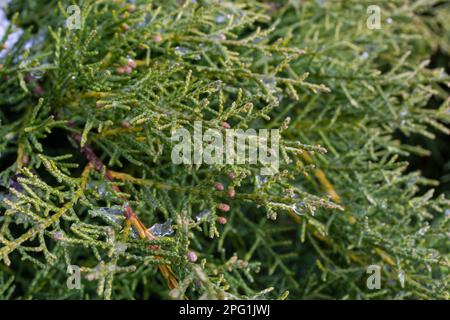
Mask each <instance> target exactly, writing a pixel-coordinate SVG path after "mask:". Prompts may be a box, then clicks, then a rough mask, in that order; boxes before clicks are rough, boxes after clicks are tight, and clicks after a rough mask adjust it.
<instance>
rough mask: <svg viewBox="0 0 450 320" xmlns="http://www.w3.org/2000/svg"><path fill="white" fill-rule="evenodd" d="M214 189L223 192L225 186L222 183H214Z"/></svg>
mask: <svg viewBox="0 0 450 320" xmlns="http://www.w3.org/2000/svg"><path fill="white" fill-rule="evenodd" d="M214 189H216V190H217V191H223V190H224V186H223V184H221V183H220V182H215V183H214Z"/></svg>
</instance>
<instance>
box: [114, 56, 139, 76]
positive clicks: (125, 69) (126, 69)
mask: <svg viewBox="0 0 450 320" xmlns="http://www.w3.org/2000/svg"><path fill="white" fill-rule="evenodd" d="M136 68H137V63H136V61H134V60H133V59H128V61H127V64H126V65H124V66H121V67H118V68H116V73H117V74H131V73H132V72H133V70H134V69H136Z"/></svg>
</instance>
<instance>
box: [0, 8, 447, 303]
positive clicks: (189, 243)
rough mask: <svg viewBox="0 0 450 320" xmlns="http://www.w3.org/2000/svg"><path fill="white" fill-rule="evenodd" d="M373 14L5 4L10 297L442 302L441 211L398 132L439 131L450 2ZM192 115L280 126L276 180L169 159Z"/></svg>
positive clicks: (5, 218)
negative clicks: (372, 285)
mask: <svg viewBox="0 0 450 320" xmlns="http://www.w3.org/2000/svg"><path fill="white" fill-rule="evenodd" d="M373 2H374V1H344V0H342V1H289V2H285V1H279V2H274V3H268V2H267V3H261V2H259V1H229V2H225V1H212V0H211V1H206V0H198V1H168V0H166V1H144V0H137V1H134V4H131V3H127V2H126V1H122V0H100V1H50V0H46V1H30V0H13V1H12V3H11V4H10V5H9V6H8V11H7V12H8V13H9V17H10V18H11V22H12V23H11V26H15V27H14V28H21V30H22V34H21V36H20V38H19V40H18V41H17V42H16V43H15V44H14V45H13V46H12V47H10V48H8V49H5V50H4V51H3V52H2V55H0V64H1V68H0V77H1V78H3V79H4V81H2V82H1V83H0V92H1V95H0V121H1V122H0V136H1V137H2V139H1V140H0V170H1V171H0V181H1V184H2V186H3V188H2V191H3V192H2V194H0V197H1V198H0V199H1V204H0V214H1V215H0V261H1V263H0V298H4V299H10V298H15V299H17V298H20V299H46V298H53V299H98V298H105V299H148V298H178V299H182V298H185V297H187V298H189V299H197V298H210V299H247V298H281V299H285V298H286V297H288V298H290V299H307V298H309V299H318V298H338V299H345V298H356V299H371V298H395V299H411V298H424V299H434V298H439V299H447V298H448V280H449V272H448V271H449V259H448V248H449V242H448V231H449V220H448V212H449V211H448V210H450V209H449V207H450V202H449V201H448V200H447V199H446V198H445V197H444V196H442V195H441V196H438V195H433V190H432V189H430V191H428V192H426V193H424V194H422V193H421V192H419V190H420V189H419V187H421V186H426V187H427V188H429V187H432V186H435V185H436V181H434V180H429V179H426V178H424V177H422V176H421V175H420V173H418V172H407V171H406V168H407V165H408V163H406V162H405V161H403V160H402V158H401V157H404V156H408V155H409V154H417V155H422V156H424V155H427V154H429V151H428V150H426V149H424V148H422V147H420V146H414V145H408V144H404V143H401V142H400V141H399V140H398V138H397V135H398V134H399V133H400V134H403V135H406V136H408V137H409V136H411V135H423V136H425V137H427V138H430V139H433V138H434V136H435V132H436V130H437V131H440V132H442V133H444V134H448V133H449V129H448V127H447V125H448V123H449V122H450V112H449V111H450V108H449V101H450V100H449V97H448V93H447V91H446V90H445V85H446V83H447V86H448V82H449V81H450V77H449V76H448V75H447V74H445V73H444V72H443V70H440V69H432V68H429V67H427V66H428V64H427V62H426V60H427V59H429V56H430V52H432V51H433V50H435V49H436V48H438V47H439V48H441V49H442V50H449V44H450V41H449V40H450V39H449V38H448V35H449V30H450V29H449V26H448V21H449V18H450V5H448V4H447V3H443V2H441V1H413V0H398V1H394V2H392V1H375V2H378V5H379V6H380V7H381V12H382V15H383V21H382V28H381V29H379V30H371V29H369V28H367V26H366V20H367V12H366V9H367V7H368V6H369V5H371V4H373ZM71 4H78V5H79V6H80V8H81V18H82V19H81V28H80V29H77V30H69V29H68V28H67V27H66V26H65V23H66V19H67V18H68V17H69V15H68V13H67V11H66V8H67V7H68V6H69V5H71ZM388 17H389V19H390V20H388V21H389V22H390V23H388V22H386V21H387V20H386V19H387V18H388ZM14 28H13V27H12V28H10V29H9V30H8V31H7V33H6V35H5V36H4V37H3V39H0V45H1V44H3V43H5V42H6V40H7V39H8V37H10V36H11V35H10V34H11V33H13V32H14ZM441 35H445V36H447V37H445V36H441ZM447 88H448V87H447ZM432 98H433V99H435V100H436V101H439V103H440V107H438V108H430V106H429V101H430V100H431V99H432ZM194 121H203V127H204V129H206V128H213V129H218V130H221V131H222V132H225V130H226V127H227V126H228V125H231V127H232V128H240V129H247V128H256V129H260V128H271V129H274V128H278V129H280V131H281V136H282V138H281V141H280V154H281V163H280V171H279V173H278V174H275V175H273V176H268V177H262V176H260V175H259V169H260V165H250V164H233V165H230V164H223V165H206V164H203V165H192V166H187V165H175V164H173V162H172V160H171V150H172V147H173V146H174V142H172V141H171V135H172V133H173V132H174V131H175V130H177V129H179V128H181V127H184V128H187V129H188V130H190V131H192V130H193V124H194ZM217 182H220V183H222V184H223V185H225V190H220V188H214V184H215V183H217ZM229 188H231V189H232V190H235V193H236V194H235V196H234V195H232V194H231V193H230V191H229ZM217 189H219V190H217ZM225 204H227V205H229V206H230V208H231V209H230V210H229V211H228V210H226V208H225V207H226V206H225V207H224V205H225ZM446 210H447V211H446ZM227 211H228V212H227ZM446 212H447V213H446ZM224 218H225V219H224ZM170 221H172V226H171V228H168V229H167V230H165V231H167V232H166V233H165V234H163V235H161V236H158V235H159V234H158V233H157V232H156V231H155V230H156V228H157V227H161V226H158V225H155V224H162V223H167V222H169V224H170ZM152 225H155V226H154V227H153V228H151V229H149V230H147V228H148V227H150V226H152ZM165 226H166V227H167V224H166V225H165ZM170 229H173V234H170V233H171V232H170V231H171V230H170ZM197 257H198V260H196V258H197ZM373 264H376V265H379V266H380V267H381V270H382V288H381V289H380V290H375V291H371V290H369V289H368V288H367V287H366V279H367V276H368V275H367V273H366V269H367V267H368V266H369V265H373ZM70 265H78V266H80V267H81V274H82V278H83V279H82V281H81V288H80V290H74V289H69V288H68V287H67V285H66V280H67V277H68V274H67V267H68V266H70ZM288 293H289V295H288Z"/></svg>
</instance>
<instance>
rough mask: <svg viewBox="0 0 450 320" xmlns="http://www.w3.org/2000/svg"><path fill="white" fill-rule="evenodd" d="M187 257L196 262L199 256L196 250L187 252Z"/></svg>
mask: <svg viewBox="0 0 450 320" xmlns="http://www.w3.org/2000/svg"><path fill="white" fill-rule="evenodd" d="M187 259H188V260H189V261H190V262H195V261H197V259H198V257H197V254H196V253H195V252H194V251H189V252H188V253H187Z"/></svg>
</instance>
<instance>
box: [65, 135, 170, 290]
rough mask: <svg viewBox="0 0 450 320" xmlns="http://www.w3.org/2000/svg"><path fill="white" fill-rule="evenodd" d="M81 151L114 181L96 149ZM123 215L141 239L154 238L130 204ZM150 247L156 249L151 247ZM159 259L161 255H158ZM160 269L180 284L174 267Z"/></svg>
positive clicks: (165, 266) (85, 147) (161, 265)
mask: <svg viewBox="0 0 450 320" xmlns="http://www.w3.org/2000/svg"><path fill="white" fill-rule="evenodd" d="M72 137H73V139H74V140H75V141H76V142H78V143H81V139H82V136H81V134H77V133H75V134H73V135H72ZM81 152H82V153H83V154H84V155H85V157H86V158H87V160H88V161H89V165H90V166H92V167H93V168H94V169H95V170H97V171H99V172H101V173H104V176H105V178H106V179H107V180H109V181H111V182H112V181H113V179H114V176H113V175H112V174H111V172H110V171H109V170H108V169H107V168H106V166H105V165H104V164H103V163H102V162H101V160H100V158H99V157H97V155H96V154H95V152H94V150H93V149H92V148H91V146H90V145H89V144H85V145H84V146H83V147H81ZM112 188H113V190H114V191H116V192H117V193H121V190H120V188H119V187H118V186H117V185H112ZM123 215H124V217H125V219H126V223H125V226H128V227H129V226H132V227H134V228H135V229H136V231H137V233H138V235H139V237H140V238H141V239H147V240H154V239H155V236H154V235H153V234H152V233H151V232H150V231H149V230H148V229H147V228H146V227H145V226H144V224H143V223H142V221H141V220H140V219H139V217H138V216H137V215H136V213H135V212H134V211H133V209H132V208H131V206H130V205H128V204H126V205H125V206H124V210H123ZM149 249H155V248H151V247H149ZM156 258H157V259H159V258H160V257H156ZM158 268H159V270H160V271H161V274H162V275H163V277H164V278H165V279H166V281H167V284H168V286H169V288H170V289H174V288H176V287H177V286H178V281H177V279H176V276H175V274H174V273H173V271H172V269H171V268H170V266H168V265H164V264H160V265H158Z"/></svg>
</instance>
